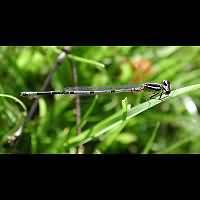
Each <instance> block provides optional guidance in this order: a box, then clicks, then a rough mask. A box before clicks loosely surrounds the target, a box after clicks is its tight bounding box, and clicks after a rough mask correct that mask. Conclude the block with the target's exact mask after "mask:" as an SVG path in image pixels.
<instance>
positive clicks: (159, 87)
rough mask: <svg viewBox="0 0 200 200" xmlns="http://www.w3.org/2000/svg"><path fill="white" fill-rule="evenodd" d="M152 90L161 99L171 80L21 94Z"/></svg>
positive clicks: (87, 93)
mask: <svg viewBox="0 0 200 200" xmlns="http://www.w3.org/2000/svg"><path fill="white" fill-rule="evenodd" d="M143 91H150V92H154V94H153V95H152V96H151V97H150V98H153V97H156V96H158V95H160V97H159V99H161V97H162V95H163V94H166V95H169V94H170V92H171V88H170V82H169V81H168V80H163V81H162V83H161V84H159V83H144V84H141V85H138V86H136V85H127V86H116V87H115V86H113V87H112V86H111V87H85V86H83V87H82V86H80V87H67V88H65V89H64V90H63V91H41V92H21V94H20V95H21V96H24V97H25V96H39V95H80V96H91V95H100V94H117V93H136V92H143Z"/></svg>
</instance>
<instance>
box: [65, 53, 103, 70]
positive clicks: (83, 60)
mask: <svg viewBox="0 0 200 200" xmlns="http://www.w3.org/2000/svg"><path fill="white" fill-rule="evenodd" d="M67 57H68V58H69V59H71V60H74V61H77V62H81V63H86V64H90V65H95V66H96V67H99V68H105V65H104V64H102V63H99V62H97V61H93V60H89V59H86V58H81V57H78V56H74V55H72V54H69V55H67Z"/></svg>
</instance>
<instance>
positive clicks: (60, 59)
mask: <svg viewBox="0 0 200 200" xmlns="http://www.w3.org/2000/svg"><path fill="white" fill-rule="evenodd" d="M67 53H68V52H67V51H63V52H61V53H60V54H59V55H58V57H57V59H56V62H55V64H54V65H53V68H52V70H51V72H49V74H48V76H47V78H46V79H45V81H44V83H43V85H42V87H41V91H43V90H46V89H47V87H48V86H49V84H50V82H51V79H52V76H53V74H54V72H55V71H56V70H57V69H58V67H59V66H60V65H61V64H62V63H63V62H64V60H65V58H66V54H67ZM37 105H38V99H35V101H34V102H33V104H32V106H31V109H30V111H29V113H28V120H30V119H32V117H33V115H34V113H35V111H36V109H37Z"/></svg>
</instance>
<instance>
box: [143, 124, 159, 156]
mask: <svg viewBox="0 0 200 200" xmlns="http://www.w3.org/2000/svg"><path fill="white" fill-rule="evenodd" d="M159 127H160V122H158V123H157V124H156V127H155V129H154V131H153V133H152V135H151V137H150V139H149V141H148V142H147V144H146V146H145V148H144V151H143V154H147V153H149V151H150V150H151V148H152V146H153V142H154V140H155V138H156V134H157V132H158V128H159Z"/></svg>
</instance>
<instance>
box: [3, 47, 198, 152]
mask: <svg viewBox="0 0 200 200" xmlns="http://www.w3.org/2000/svg"><path fill="white" fill-rule="evenodd" d="M59 49H60V47H56V46H52V47H48V46H46V47H42V46H41V47H31V46H30V47H14V46H9V47H7V46H4V47H3V46H2V47H0V80H1V81H0V93H1V94H8V95H12V96H13V97H16V98H18V99H20V100H21V101H22V102H23V103H24V104H25V105H26V107H27V110H28V111H29V110H30V108H31V105H32V103H33V101H34V100H33V99H30V98H24V97H20V92H22V91H39V90H40V89H41V87H42V85H43V82H44V80H45V79H46V77H47V75H48V73H49V72H50V71H51V70H52V67H53V65H54V63H55V62H56V59H57V57H58V55H59V51H60V50H59ZM71 55H74V56H78V57H80V58H83V59H88V60H89V61H95V62H99V63H102V64H104V65H105V68H102V67H101V66H98V65H93V64H89V63H87V62H82V61H74V63H75V64H76V66H77V76H78V85H80V86H108V85H127V84H135V83H136V84H138V83H143V82H158V83H161V82H162V80H165V79H167V80H170V81H171V85H172V90H173V89H176V88H181V87H185V86H188V85H193V84H198V83H200V47H192V46H187V47H186V46H76V47H73V48H72V49H71ZM67 86H73V79H72V68H71V65H70V62H69V60H68V59H65V61H64V63H63V64H62V65H60V66H59V68H58V70H57V71H56V72H55V73H54V74H53V78H52V81H51V83H50V85H49V87H48V89H49V90H62V89H63V88H64V87H67ZM126 97H127V100H128V103H129V104H131V106H132V107H134V106H136V105H138V104H140V103H142V102H144V101H146V100H148V97H149V94H139V95H138V94H136V95H135V94H128V95H127V94H122V95H105V96H104V95H103V96H99V97H98V98H97V99H95V98H94V97H90V98H87V97H81V120H82V121H81V122H82V124H81V129H82V131H85V130H89V129H92V128H93V127H94V126H96V125H97V126H98V124H99V123H100V122H101V121H102V120H105V119H107V118H109V117H110V116H112V115H113V114H115V113H117V112H118V111H119V110H121V109H122V100H124V99H125V98H126ZM199 98H200V91H195V92H192V93H190V94H187V95H183V96H180V97H177V98H174V99H170V100H169V101H166V102H163V103H161V104H159V105H157V106H155V107H153V108H151V109H149V110H147V111H145V112H143V113H141V114H140V115H138V116H136V117H134V118H132V119H131V120H129V121H127V122H126V124H125V125H124V126H121V127H116V128H113V130H112V131H107V132H105V133H104V134H102V135H100V136H99V137H95V138H93V139H91V140H90V141H88V142H86V143H85V144H84V145H83V146H82V148H81V150H80V152H82V153H95V154H97V153H99V154H101V153H102V154H104V153H105V154H106V153H128V154H134V153H200V137H199V136H200V118H199V112H198V110H199V106H200V99H199ZM0 102H1V103H0V153H76V152H77V145H79V143H78V144H77V145H76V146H73V145H71V146H69V145H68V142H67V141H68V140H69V139H70V138H72V137H75V136H76V134H77V133H76V115H75V114H76V110H75V98H74V97H71V96H70V97H68V96H54V97H45V96H43V97H41V98H40V99H39V107H38V108H37V112H36V113H35V115H34V117H33V118H32V119H31V120H30V121H29V122H28V123H26V124H25V126H24V127H23V129H22V130H21V129H20V128H22V123H23V120H24V116H23V111H22V109H21V108H20V105H18V104H16V102H15V101H13V100H11V99H8V98H4V97H0ZM103 128H104V129H105V128H106V127H103ZM18 133H19V134H20V137H19V138H20V139H19V141H18V142H16V144H12V145H10V144H7V142H5V141H6V138H8V137H9V136H12V135H13V134H18ZM80 144H81V142H80Z"/></svg>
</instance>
